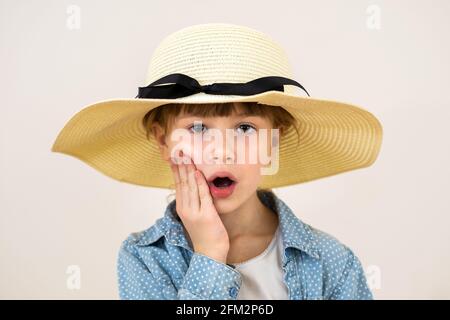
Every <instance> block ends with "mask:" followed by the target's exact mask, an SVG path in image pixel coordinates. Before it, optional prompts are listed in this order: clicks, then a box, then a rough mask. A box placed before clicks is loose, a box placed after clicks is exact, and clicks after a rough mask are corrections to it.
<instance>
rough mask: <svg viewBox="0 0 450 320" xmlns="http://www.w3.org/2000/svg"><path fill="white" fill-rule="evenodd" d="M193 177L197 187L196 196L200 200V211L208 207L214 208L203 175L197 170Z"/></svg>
mask: <svg viewBox="0 0 450 320" xmlns="http://www.w3.org/2000/svg"><path fill="white" fill-rule="evenodd" d="M195 176H196V179H197V185H198V196H199V199H200V210H201V209H202V208H207V207H208V206H214V204H213V200H212V198H211V193H210V192H209V186H208V183H207V182H206V179H205V177H204V176H203V173H202V172H201V171H199V170H196V172H195Z"/></svg>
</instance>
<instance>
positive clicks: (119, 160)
mask: <svg viewBox="0 0 450 320" xmlns="http://www.w3.org/2000/svg"><path fill="white" fill-rule="evenodd" d="M202 96H203V97H204V99H203V100H202V99H196V98H193V97H192V96H188V97H184V98H178V99H112V100H105V101H100V102H97V103H95V104H92V105H89V106H87V107H85V108H84V109H82V110H81V111H79V112H78V113H76V114H75V115H74V116H73V117H72V118H71V119H70V120H69V121H68V122H67V123H66V125H65V126H64V128H63V129H62V130H61V132H60V133H59V135H58V136H57V138H56V141H55V142H54V144H53V146H52V149H51V151H53V152H59V153H63V154H66V155H70V156H73V157H76V158H77V159H79V160H81V161H83V162H85V163H86V164H88V165H90V166H91V167H93V168H95V169H96V170H98V171H100V172H102V173H103V174H105V175H107V176H109V177H111V178H113V179H115V180H118V181H123V182H127V183H132V184H135V185H141V186H147V187H157V188H173V187H174V181H173V177H172V172H171V170H170V167H169V165H168V163H167V162H166V161H164V160H163V159H162V157H161V153H160V151H159V147H158V146H157V144H156V142H155V141H154V140H153V137H151V136H150V140H148V139H147V138H146V131H145V128H144V126H143V123H142V118H143V117H144V115H145V114H146V113H147V112H148V111H150V110H151V109H153V108H156V107H158V106H160V105H163V104H168V103H202V101H203V102H208V103H213V102H222V103H224V102H251V101H252V102H259V103H262V104H268V105H274V106H280V107H283V108H284V109H285V110H287V111H288V112H290V113H291V114H292V115H293V116H294V117H295V118H296V119H297V120H298V121H299V137H298V139H299V141H297V133H296V131H295V130H294V129H293V128H291V129H290V130H288V131H287V132H286V134H285V135H284V136H282V137H281V139H280V146H279V168H278V172H277V174H275V175H264V176H263V179H262V182H261V184H260V187H261V188H274V187H282V186H288V185H293V184H299V183H304V182H307V181H312V180H316V179H319V178H324V177H328V176H332V175H336V174H339V173H343V172H346V171H350V170H355V169H358V168H364V167H368V166H370V165H371V164H372V163H373V162H374V161H375V160H376V158H377V156H378V154H379V150H380V147H381V141H382V126H381V123H380V122H379V121H378V119H377V118H376V117H375V116H374V115H373V114H371V113H370V112H368V111H367V110H365V109H363V108H361V107H358V106H355V105H351V104H347V103H342V102H336V101H330V100H321V99H316V98H310V97H301V96H298V95H292V94H288V93H285V92H279V91H268V92H264V93H261V94H257V95H252V96H215V95H208V94H203V93H202ZM206 96H207V97H206ZM205 97H206V98H205ZM297 142H298V144H297Z"/></svg>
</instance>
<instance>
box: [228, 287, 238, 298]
mask: <svg viewBox="0 0 450 320" xmlns="http://www.w3.org/2000/svg"><path fill="white" fill-rule="evenodd" d="M229 292H230V295H231V296H232V297H235V296H236V294H237V289H236V288H235V287H231V288H230V290H229Z"/></svg>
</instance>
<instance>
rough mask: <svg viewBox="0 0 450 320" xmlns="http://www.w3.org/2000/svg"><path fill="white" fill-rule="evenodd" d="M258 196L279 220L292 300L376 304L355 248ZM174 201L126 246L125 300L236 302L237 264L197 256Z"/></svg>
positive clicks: (121, 272)
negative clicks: (349, 301) (369, 301)
mask: <svg viewBox="0 0 450 320" xmlns="http://www.w3.org/2000/svg"><path fill="white" fill-rule="evenodd" d="M258 196H259V198H260V199H261V201H262V203H263V204H264V205H266V206H268V207H269V208H271V209H272V210H273V211H274V212H275V213H277V214H278V216H279V226H280V231H281V235H282V242H283V247H284V255H283V257H282V261H283V262H282V269H283V272H284V275H283V281H284V283H285V284H286V286H287V288H288V296H289V299H290V300H302V299H314V300H320V299H334V300H336V299H340V300H350V299H352V300H353V299H360V300H362V299H364V300H366V299H373V296H372V293H371V291H370V289H369V287H368V285H367V280H366V277H365V274H364V270H363V268H362V265H361V262H360V261H359V259H358V258H357V257H356V256H355V254H354V253H353V252H352V250H351V249H350V248H348V247H347V246H346V245H344V244H342V243H341V242H339V241H338V240H337V239H336V238H334V237H333V236H331V235H329V234H327V233H325V232H323V231H320V230H318V229H315V228H313V227H311V226H309V225H308V224H306V223H304V222H302V221H301V220H300V219H299V218H297V217H296V216H295V214H294V213H293V212H292V211H291V209H290V208H289V207H288V206H287V205H286V204H285V203H284V202H283V201H282V200H281V199H280V198H278V197H277V196H276V195H275V194H274V193H273V192H269V191H262V190H258ZM175 201H176V200H173V201H172V202H170V203H169V204H168V205H167V208H166V211H165V213H164V216H163V217H161V218H159V219H158V220H157V221H156V222H155V224H154V225H152V226H151V227H150V228H148V229H147V230H144V231H141V232H136V233H131V234H130V235H129V236H128V237H127V239H125V240H124V241H123V243H122V244H121V247H120V250H119V254H118V260H117V274H118V287H119V296H120V298H121V299H136V300H149V299H156V300H177V299H180V300H236V297H237V295H238V293H239V289H240V288H241V286H242V278H241V275H240V273H239V272H238V271H237V270H236V269H235V268H234V267H233V265H230V264H225V263H222V262H219V261H216V260H214V259H212V258H210V257H208V256H205V255H203V254H199V253H196V252H194V251H193V248H192V247H191V246H190V244H189V242H188V240H187V237H186V236H185V233H184V229H183V225H182V223H181V220H180V219H179V217H178V215H177V214H176V209H175V208H176V203H175Z"/></svg>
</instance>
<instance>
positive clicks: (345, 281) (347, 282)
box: [329, 248, 373, 300]
mask: <svg viewBox="0 0 450 320" xmlns="http://www.w3.org/2000/svg"><path fill="white" fill-rule="evenodd" d="M347 252H348V258H347V262H346V265H345V268H344V271H343V273H342V275H341V277H340V279H339V281H338V284H337V285H336V287H335V288H334V290H333V292H332V293H331V295H330V297H329V299H331V300H373V295H372V292H371V291H370V289H369V287H368V285H367V279H366V276H365V274H364V269H363V267H362V265H361V262H360V261H359V259H358V257H356V256H355V254H354V253H353V252H352V251H351V250H350V249H348V248H347Z"/></svg>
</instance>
